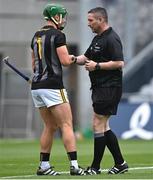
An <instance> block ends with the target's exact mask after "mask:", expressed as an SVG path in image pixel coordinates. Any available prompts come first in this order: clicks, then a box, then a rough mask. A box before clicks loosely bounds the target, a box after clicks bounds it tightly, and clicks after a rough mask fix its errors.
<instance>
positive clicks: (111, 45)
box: [108, 38, 124, 61]
mask: <svg viewBox="0 0 153 180" xmlns="http://www.w3.org/2000/svg"><path fill="white" fill-rule="evenodd" d="M108 49H109V54H110V55H111V57H110V58H111V59H112V60H113V61H116V60H121V61H124V57H123V49H122V43H121V40H120V39H119V38H110V39H109V42H108Z"/></svg>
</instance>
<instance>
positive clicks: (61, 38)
mask: <svg viewBox="0 0 153 180" xmlns="http://www.w3.org/2000/svg"><path fill="white" fill-rule="evenodd" d="M64 45H66V37H65V34H64V33H59V34H57V35H56V37H55V47H56V48H58V47H60V46H64Z"/></svg>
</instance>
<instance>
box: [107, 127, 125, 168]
mask: <svg viewBox="0 0 153 180" xmlns="http://www.w3.org/2000/svg"><path fill="white" fill-rule="evenodd" d="M104 135H105V139H106V145H107V147H108V149H109V151H110V152H111V154H112V155H113V158H114V162H115V165H117V164H122V163H123V162H124V159H123V156H122V154H121V150H120V147H119V143H118V140H117V137H116V135H115V134H114V133H113V132H112V131H111V130H108V131H106V132H105V133H104Z"/></svg>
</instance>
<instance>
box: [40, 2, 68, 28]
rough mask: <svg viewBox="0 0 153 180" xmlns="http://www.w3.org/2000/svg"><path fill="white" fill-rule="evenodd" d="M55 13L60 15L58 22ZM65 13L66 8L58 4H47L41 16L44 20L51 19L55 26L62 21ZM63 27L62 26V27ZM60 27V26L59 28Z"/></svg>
mask: <svg viewBox="0 0 153 180" xmlns="http://www.w3.org/2000/svg"><path fill="white" fill-rule="evenodd" d="M55 15H59V16H60V22H57V21H56V20H55V18H54V16H55ZM66 15H67V11H66V9H65V8H64V7H63V6H61V5H59V4H47V5H46V6H45V8H44V11H43V16H44V18H45V19H46V20H52V21H53V22H54V23H55V24H56V25H57V26H58V25H59V24H61V23H62V19H63V18H65V17H66ZM64 27H65V25H64ZM64 27H63V28H64ZM59 29H61V28H59Z"/></svg>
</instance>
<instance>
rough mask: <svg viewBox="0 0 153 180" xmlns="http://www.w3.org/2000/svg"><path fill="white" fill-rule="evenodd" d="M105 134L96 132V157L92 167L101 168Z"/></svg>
mask: <svg viewBox="0 0 153 180" xmlns="http://www.w3.org/2000/svg"><path fill="white" fill-rule="evenodd" d="M105 144H106V143H105V136H104V133H94V159H93V162H92V164H91V167H93V168H95V169H96V170H99V168H100V163H101V160H102V158H103V154H104V151H105Z"/></svg>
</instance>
